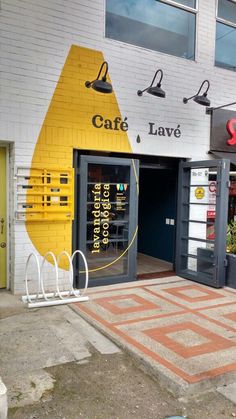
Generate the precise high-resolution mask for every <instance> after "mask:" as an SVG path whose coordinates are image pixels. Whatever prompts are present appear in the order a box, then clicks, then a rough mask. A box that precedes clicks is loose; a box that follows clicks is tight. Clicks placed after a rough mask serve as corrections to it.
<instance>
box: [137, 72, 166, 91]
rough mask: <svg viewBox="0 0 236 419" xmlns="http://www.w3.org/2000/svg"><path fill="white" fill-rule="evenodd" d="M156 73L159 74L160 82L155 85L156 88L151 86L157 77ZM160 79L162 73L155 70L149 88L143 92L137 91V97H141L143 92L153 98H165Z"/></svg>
mask: <svg viewBox="0 0 236 419" xmlns="http://www.w3.org/2000/svg"><path fill="white" fill-rule="evenodd" d="M158 73H161V77H160V80H159V82H158V83H157V85H156V86H153V83H154V81H155V79H156V76H157V74H158ZM162 78H163V71H162V70H157V71H156V73H155V75H154V77H153V80H152V82H151V84H150V86H148V87H147V88H146V89H144V90H138V91H137V95H138V96H142V94H143V93H144V92H147V93H149V94H150V95H153V96H157V97H163V98H164V97H166V93H165V92H164V90H162V88H161V82H162Z"/></svg>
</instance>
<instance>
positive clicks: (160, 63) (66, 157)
mask: <svg viewBox="0 0 236 419" xmlns="http://www.w3.org/2000/svg"><path fill="white" fill-rule="evenodd" d="M0 19H1V31H2V36H1V38H2V42H1V50H0V54H1V80H0V84H1V104H0V106H1V112H0V113H1V125H0V151H1V154H0V159H1V168H0V170H1V183H0V185H1V202H2V204H1V206H0V209H1V212H2V213H1V214H0V218H1V220H3V221H2V222H1V243H2V246H1V250H0V252H1V254H0V262H1V266H0V268H1V275H2V277H1V287H3V288H4V287H7V288H9V289H11V290H12V291H13V292H14V293H22V292H24V272H25V263H26V260H27V257H28V255H29V254H30V253H31V252H35V253H36V254H37V255H40V257H43V255H44V254H45V253H46V252H48V251H52V252H53V253H54V254H55V255H58V254H59V253H60V252H61V251H63V250H65V251H67V252H68V253H69V254H72V252H73V251H74V250H76V249H77V248H81V249H82V250H83V251H84V252H85V253H86V257H87V258H88V260H89V269H90V277H91V283H92V282H93V281H94V284H95V285H97V284H99V283H100V284H102V283H106V282H108V283H109V281H111V282H112V281H113V280H114V281H123V280H128V279H133V278H135V276H136V273H137V268H136V262H135V258H136V256H137V255H136V254H137V249H138V251H139V252H140V253H143V254H147V255H149V256H151V257H154V258H157V259H160V260H164V261H167V262H169V263H171V264H174V263H175V257H176V256H175V249H176V246H175V234H176V231H175V225H176V220H177V216H176V209H177V204H178V202H177V201H178V199H177V186H178V185H177V173H178V166H179V162H180V161H184V160H185V161H189V160H191V161H203V160H209V159H210V158H211V157H210V156H209V150H210V127H211V116H210V115H208V114H206V112H205V107H203V106H199V104H197V103H195V102H194V101H191V100H190V101H189V102H188V103H186V104H185V103H183V97H187V98H188V97H191V96H193V95H194V94H195V93H196V92H197V91H198V89H199V87H200V86H201V84H202V82H203V81H204V80H209V81H210V88H209V91H208V97H209V99H210V100H211V105H212V106H218V105H222V104H223V103H230V102H234V101H235V98H236V88H235V80H236V76H235V71H234V70H235V68H236V59H235V55H234V54H233V51H235V46H236V29H235V28H236V3H235V1H231V0H219V1H216V0H180V1H171V0H166V1H164V0H163V1H154V0H153V1H152V0H145V1H144V0H142V1H140V0H133V1H125V0H120V1H114V0H113V1H112V0H107V1H105V0H97V1H96V2H86V1H84V0H73V1H72V0H68V1H67V2H64V1H60V0H53V1H50V2H48V1H46V0H45V1H44V0H43V1H40V2H34V1H32V0H12V1H8V0H2V5H1V17H0ZM103 62H107V63H108V65H109V69H108V73H107V77H108V81H109V82H110V83H111V84H112V87H113V92H112V93H110V94H106V93H100V92H97V91H95V90H94V89H93V88H86V86H85V83H86V81H93V80H94V79H96V77H97V76H98V73H99V69H101V65H102V63H103ZM104 70H106V68H105V66H103V68H102V73H101V76H102V75H104ZM157 70H162V72H163V78H162V80H161V88H162V89H163V90H164V91H165V93H166V96H165V98H164V97H162V98H161V97H155V96H153V95H150V94H148V92H143V95H142V96H139V95H137V91H138V90H144V89H146V88H147V87H148V86H150V84H151V81H152V79H153V77H154V75H155V72H156V71H157ZM160 75H161V72H158V74H157V77H156V79H155V82H154V85H156V84H157V82H158V81H159V80H160ZM204 87H205V86H203V88H204ZM231 109H232V110H233V109H234V107H231ZM235 109H236V108H235ZM197 167H198V166H197ZM196 170H199V179H200V180H199V182H196V188H197V187H199V188H201V186H199V184H201V183H202V185H203V189H204V188H205V186H204V185H205V184H206V182H213V183H214V182H215V178H214V176H213V174H212V175H211V176H209V172H207V174H206V170H205V172H203V171H201V170H202V168H197V169H196ZM208 170H209V169H208ZM214 170H215V168H214ZM196 173H197V172H196ZM212 173H213V172H212ZM192 175H193V172H192ZM190 177H191V176H190ZM206 178H207V179H206ZM207 190H208V189H207ZM138 194H139V197H138ZM199 194H200V195H201V190H200V192H199ZM203 194H206V193H205V190H204V192H203ZM207 194H208V192H207ZM207 194H206V195H207ZM200 195H199V196H200ZM194 196H195V198H196V199H198V198H197V197H196V194H195V195H194ZM195 198H194V197H193V199H195ZM205 198H206V199H207V198H209V196H208V195H207V196H205ZM211 204H212V205H213V206H214V205H215V204H214V203H211ZM207 210H208V211H210V210H211V208H210V209H209V208H208V209H207ZM204 211H205V210H204ZM208 215H209V213H208ZM204 217H205V218H206V211H205V212H204V215H203V218H204ZM205 218H204V220H203V221H204V223H205V224H206V221H207V220H206V219H205ZM198 221H199V220H198ZM138 224H139V232H138V230H137V225H138ZM205 224H204V226H203V230H204V231H206V225H205ZM208 224H210V222H209V223H208ZM208 227H209V225H208ZM194 229H195V230H196V226H195V227H194ZM203 239H204V240H206V241H207V240H208V239H209V237H207V236H205V237H204V238H203ZM165 240H166V242H165ZM190 247H191V246H190ZM193 247H194V246H193ZM206 247H207V243H206ZM195 248H196V246H195ZM156 249H158V251H156ZM195 250H196V249H195ZM188 253H189V254H191V252H190V248H188ZM196 254H197V253H196ZM195 256H196V255H195ZM188 263H189V262H188ZM60 268H61V271H62V272H61V273H62V274H63V272H64V270H65V275H66V270H67V268H68V266H67V261H66V260H63V258H62V260H61V263H60ZM81 269H82V270H83V268H80V270H81ZM51 272H52V267H51V260H50V257H48V262H47V267H46V268H45V278H46V279H47V281H48V282H47V287H48V288H50V287H52V286H53V280H50V278H51ZM75 276H76V275H75ZM82 276H83V273H81V277H82ZM78 277H79V274H78V275H77V276H76V278H75V281H78V280H79V279H78Z"/></svg>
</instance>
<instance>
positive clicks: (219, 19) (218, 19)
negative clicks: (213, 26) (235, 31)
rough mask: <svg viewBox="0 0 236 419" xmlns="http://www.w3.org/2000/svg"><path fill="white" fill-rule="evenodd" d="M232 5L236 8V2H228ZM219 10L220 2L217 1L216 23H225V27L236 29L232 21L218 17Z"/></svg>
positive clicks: (235, 0) (230, 0)
mask: <svg viewBox="0 0 236 419" xmlns="http://www.w3.org/2000/svg"><path fill="white" fill-rule="evenodd" d="M227 1H229V2H230V3H234V4H235V6H236V0H227ZM218 9H219V0H216V22H220V23H223V24H224V25H227V26H232V28H236V23H234V22H231V21H230V20H227V19H223V18H222V17H219V16H218Z"/></svg>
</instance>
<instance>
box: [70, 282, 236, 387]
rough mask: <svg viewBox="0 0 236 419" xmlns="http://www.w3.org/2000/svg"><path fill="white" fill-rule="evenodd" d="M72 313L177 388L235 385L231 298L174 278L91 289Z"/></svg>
mask: <svg viewBox="0 0 236 419" xmlns="http://www.w3.org/2000/svg"><path fill="white" fill-rule="evenodd" d="M89 295H90V301H89V302H88V303H85V304H84V303H83V304H81V303H78V304H77V305H76V304H75V305H74V308H75V309H76V310H78V311H79V313H81V314H82V315H83V316H84V317H85V318H86V319H87V320H88V321H90V322H92V323H93V324H95V325H96V326H97V327H98V328H99V329H100V330H103V332H104V333H105V334H107V335H108V336H110V337H111V338H112V339H113V340H115V341H116V342H117V343H120V344H121V345H122V346H123V347H126V348H127V349H129V351H132V352H133V353H135V355H136V357H137V356H138V357H140V360H142V361H143V360H144V361H145V363H150V366H151V367H152V368H154V369H155V370H156V371H159V373H160V374H161V375H162V376H163V375H164V376H166V377H167V378H168V379H170V380H173V381H174V382H175V383H179V384H180V385H182V386H183V385H187V386H190V385H191V384H194V383H203V382H205V381H208V382H209V381H212V379H213V381H214V379H215V378H216V377H218V378H220V379H221V381H220V382H221V384H222V382H224V380H223V381H222V377H223V379H225V380H226V382H228V381H227V379H229V378H230V379H231V381H234V380H235V381H236V292H235V291H234V290H230V289H228V288H224V289H219V290H218V289H213V288H210V287H206V286H204V285H200V284H197V283H194V282H191V281H187V280H183V279H181V278H178V277H176V276H175V277H173V276H172V277H170V278H160V279H155V280H146V281H139V282H132V283H128V284H121V285H116V286H108V287H100V288H93V289H90V290H89Z"/></svg>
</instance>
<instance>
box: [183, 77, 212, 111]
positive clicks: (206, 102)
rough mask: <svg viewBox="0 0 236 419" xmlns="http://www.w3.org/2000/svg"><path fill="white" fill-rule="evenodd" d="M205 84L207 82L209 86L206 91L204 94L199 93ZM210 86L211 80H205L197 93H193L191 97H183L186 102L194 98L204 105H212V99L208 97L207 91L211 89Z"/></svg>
mask: <svg viewBox="0 0 236 419" xmlns="http://www.w3.org/2000/svg"><path fill="white" fill-rule="evenodd" d="M204 84H207V88H206V90H205V92H204V93H203V94H202V95H199V93H200V92H201V90H202V88H203V86H204ZM209 87H210V82H209V80H204V81H203V82H202V84H201V86H200V89H199V90H198V92H197V93H196V94H195V95H193V96H191V97H189V98H186V97H184V98H183V102H184V103H188V101H189V100H191V99H193V100H194V102H196V103H198V104H199V105H202V106H210V104H211V102H210V100H209V99H208V97H207V92H208V90H209Z"/></svg>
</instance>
